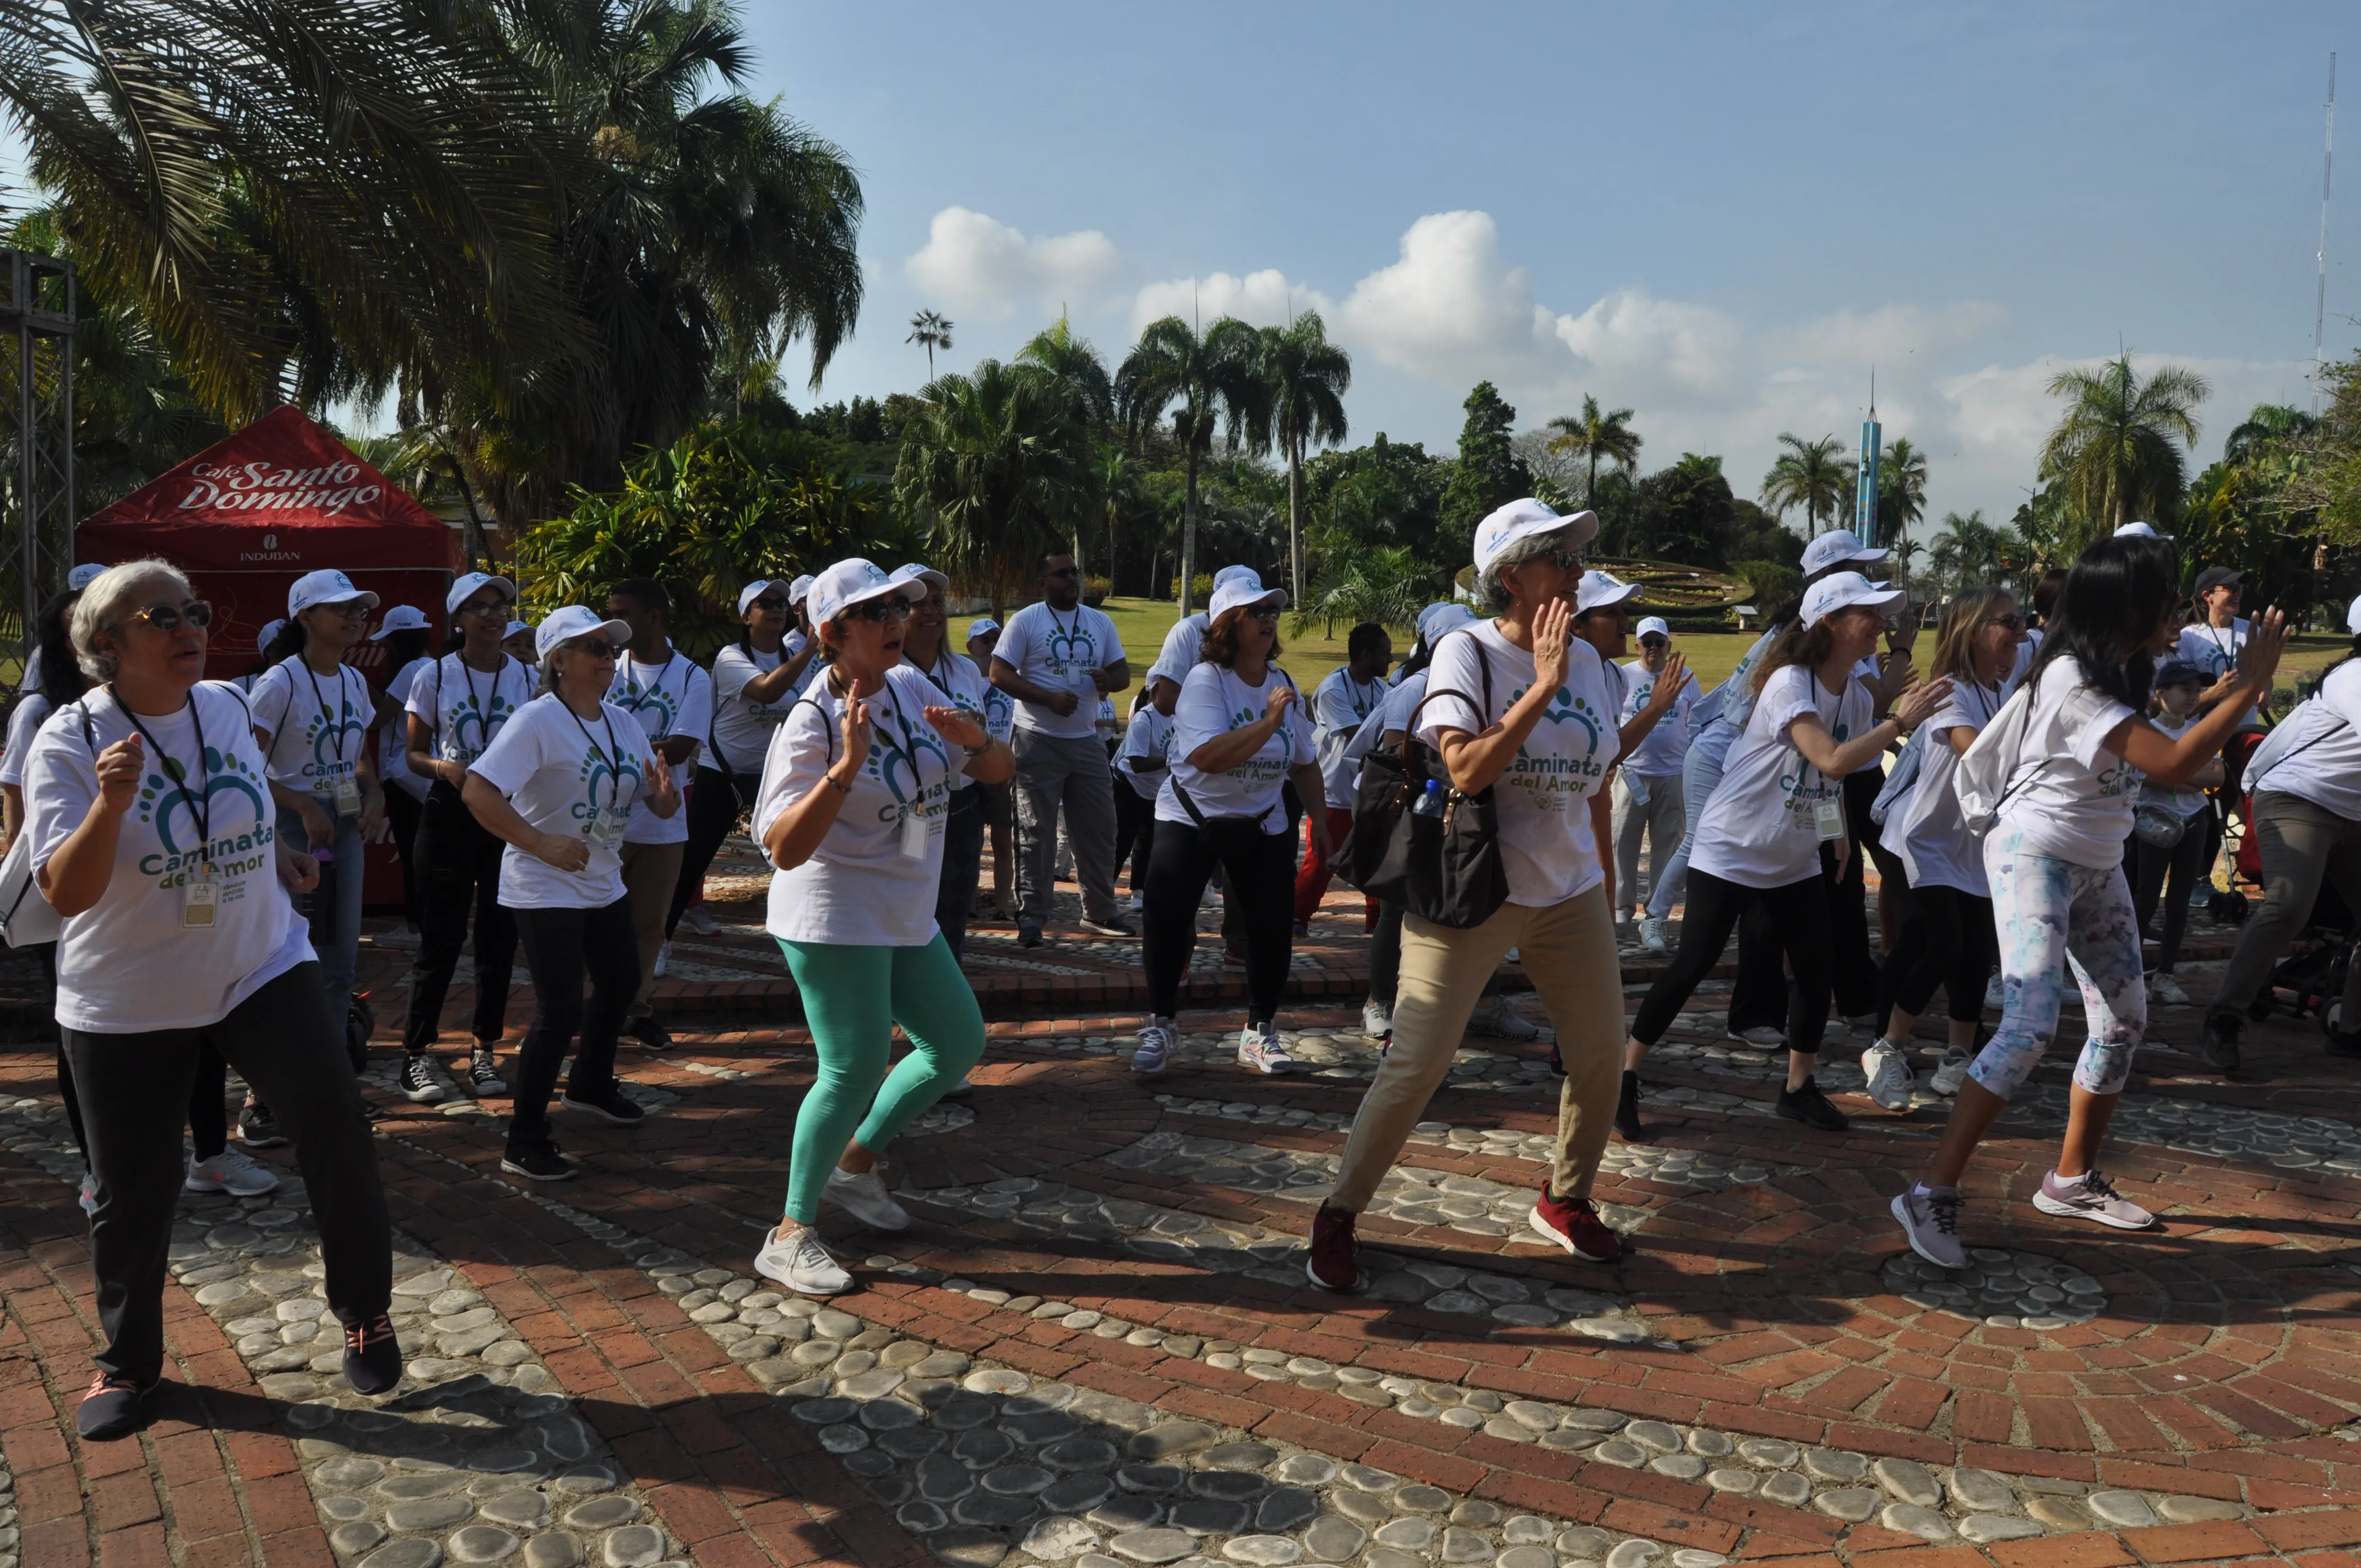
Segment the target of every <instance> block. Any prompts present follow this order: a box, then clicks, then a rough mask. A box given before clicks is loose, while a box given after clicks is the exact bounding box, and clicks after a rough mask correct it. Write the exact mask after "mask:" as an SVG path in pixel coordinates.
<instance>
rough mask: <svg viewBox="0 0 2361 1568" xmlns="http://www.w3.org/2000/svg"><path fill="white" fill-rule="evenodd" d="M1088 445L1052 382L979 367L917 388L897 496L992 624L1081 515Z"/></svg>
mask: <svg viewBox="0 0 2361 1568" xmlns="http://www.w3.org/2000/svg"><path fill="white" fill-rule="evenodd" d="M1087 443H1088V433H1087V432H1085V431H1084V430H1083V428H1082V426H1081V424H1080V423H1078V422H1076V420H1075V418H1074V411H1073V406H1072V404H1071V401H1070V400H1069V399H1068V398H1067V396H1066V392H1065V389H1063V388H1062V387H1060V385H1059V384H1058V381H1057V380H1056V378H1054V377H1052V376H1050V375H1049V373H1048V372H1047V371H1045V370H1042V369H1041V368H1040V367H1038V366H1032V365H1004V364H1002V363H1001V362H1000V361H999V360H997V359H986V360H983V362H982V363H980V364H978V365H977V366H976V367H975V368H974V369H973V370H972V371H971V372H969V373H968V374H967V375H964V376H961V375H957V374H952V375H946V376H942V377H939V378H937V379H935V380H932V381H929V382H928V383H927V385H926V386H924V387H923V388H921V389H919V391H918V411H917V417H916V418H914V419H912V420H910V421H908V422H906V424H905V425H904V427H903V433H902V451H901V456H900V458H899V460H898V461H897V462H896V463H895V468H894V491H895V497H896V498H897V499H899V500H900V501H901V503H902V504H903V505H904V506H905V507H907V508H909V509H910V510H912V511H913V512H917V513H918V514H920V515H923V516H928V517H929V518H931V520H932V536H931V538H930V540H929V543H930V544H931V546H932V547H933V548H934V550H935V551H936V552H937V553H938V558H939V559H940V560H941V561H943V562H944V563H945V564H946V565H949V566H950V567H952V568H953V570H954V571H955V573H956V575H958V576H961V577H963V578H964V579H965V580H967V581H969V582H972V583H983V584H985V585H987V586H988V590H989V592H990V594H991V596H992V613H993V615H994V619H998V618H999V616H1000V614H1001V611H1002V610H1003V609H1005V607H1006V604H1007V598H1008V587H1009V586H1010V585H1011V584H1012V583H1016V582H1018V581H1021V580H1022V579H1023V578H1024V576H1026V572H1027V567H1028V566H1029V565H1030V564H1031V562H1032V560H1033V558H1034V557H1036V556H1037V555H1038V554H1040V552H1041V551H1042V549H1043V548H1045V547H1046V546H1047V545H1048V544H1049V543H1051V542H1052V541H1059V540H1060V532H1062V525H1063V524H1064V523H1065V522H1067V521H1070V520H1071V518H1072V517H1073V516H1074V515H1075V514H1076V512H1077V511H1078V510H1080V506H1081V503H1082V497H1083V495H1084V493H1085V488H1086V486H1087V483H1088V475H1087V471H1086V466H1087V462H1088V459H1087V456H1086V453H1087ZM1060 542H1061V543H1062V541H1060Z"/></svg>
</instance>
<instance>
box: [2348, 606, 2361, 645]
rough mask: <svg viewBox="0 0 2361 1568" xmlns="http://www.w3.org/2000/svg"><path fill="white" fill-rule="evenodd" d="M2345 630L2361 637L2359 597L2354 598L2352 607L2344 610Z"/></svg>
mask: <svg viewBox="0 0 2361 1568" xmlns="http://www.w3.org/2000/svg"><path fill="white" fill-rule="evenodd" d="M2345 630H2347V631H2350V632H2351V633H2353V635H2354V636H2356V637H2361V599H2355V600H2354V601H2353V605H2352V608H2351V609H2347V610H2346V611H2345Z"/></svg>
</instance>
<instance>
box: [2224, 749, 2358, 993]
mask: <svg viewBox="0 0 2361 1568" xmlns="http://www.w3.org/2000/svg"><path fill="white" fill-rule="evenodd" d="M2262 742H2263V737H2262V736H2260V735H2256V734H2245V735H2236V736H2233V737H2232V738H2231V740H2230V744H2229V745H2228V746H2226V747H2224V749H2223V756H2224V760H2225V761H2227V762H2228V763H2229V773H2230V779H2231V781H2232V782H2231V783H2229V784H2224V786H2223V788H2222V789H2221V790H2220V791H2218V792H2216V798H2217V799H2219V800H2220V802H2221V804H2222V806H2223V807H2224V811H2223V816H2224V829H2223V833H2224V838H2225V839H2227V838H2230V837H2231V836H2232V835H2233V834H2234V833H2235V849H2234V850H2233V852H2232V855H2231V872H2230V886H2229V888H2228V889H2227V890H2226V891H2224V892H2220V893H2216V894H2214V895H2213V899H2212V901H2211V902H2210V903H2209V905H2207V912H2208V913H2209V914H2211V915H2212V916H2213V918H2214V919H2216V920H2218V921H2221V922H2222V923H2223V924H2224V925H2231V926H2235V925H2241V924H2243V923H2244V922H2245V921H2246V915H2247V913H2248V909H2249V900H2248V898H2247V895H2246V893H2245V891H2243V889H2242V888H2241V886H2240V884H2241V883H2244V884H2245V886H2246V887H2250V888H2252V889H2254V893H2255V896H2256V897H2257V898H2259V897H2261V896H2262V894H2263V856H2262V849H2261V846H2260V845H2259V844H2257V842H2256V839H2255V832H2254V821H2255V797H2254V796H2253V795H2246V794H2235V795H2234V792H2235V791H2236V790H2238V789H2239V788H2240V787H2241V785H2242V784H2243V783H2244V780H2245V777H2246V763H2247V762H2248V761H2249V760H2250V759H2251V758H2252V757H2253V756H2254V754H2255V751H2257V749H2258V748H2259V747H2260V746H2261V745H2262ZM2356 936H2361V926H2356V923H2355V921H2354V918H2353V912H2352V911H2351V910H2350V909H2348V908H2346V907H2345V900H2344V898H2343V896H2342V895H2341V894H2338V893H2337V891H2336V889H2334V887H2331V886H2328V885H2327V884H2326V883H2323V884H2322V886H2321V889H2320V895H2319V897H2317V898H2315V899H2314V900H2313V901H2312V915H2311V916H2310V918H2308V919H2306V920H2305V922H2304V924H2303V928H2302V929H2301V930H2300V931H2298V932H2297V933H2296V935H2295V939H2294V940H2293V941H2291V942H2290V943H2289V944H2288V950H2287V952H2286V953H2285V954H2283V955H2282V956H2281V957H2280V959H2279V962H2278V963H2276V964H2274V965H2272V966H2271V974H2270V979H2269V981H2268V982H2266V983H2265V985H2264V986H2263V988H2262V990H2261V991H2259V992H2256V994H2255V1000H2254V1001H2253V1002H2252V1003H2249V1004H2248V1005H2247V1008H2246V1016H2247V1017H2248V1018H2250V1019H2253V1020H2254V1021H2255V1022H2256V1023H2258V1024H2259V1023H2261V1022H2262V1021H2263V1020H2264V1019H2266V1018H2268V1017H2269V1016H2271V1014H2274V1013H2276V1012H2278V1011H2279V1008H2280V1007H2281V1006H2284V1007H2286V1009H2287V1011H2288V1013H2289V1014H2290V1016H2291V1017H2296V1018H2301V1017H2302V1016H2303V1015H2304V1014H2307V1013H2312V1014H2317V1015H2318V1017H2319V1019H2320V1025H2321V1027H2322V1028H2323V1029H2329V1028H2337V1027H2341V1026H2342V1024H2341V1021H2340V1020H2339V1019H2338V1018H2337V1016H2336V1014H2337V1012H2338V1007H2337V1000H2338V998H2340V997H2342V996H2343V995H2344V994H2345V966H2346V964H2347V963H2348V962H2349V961H2350V955H2351V953H2352V949H2353V943H2354V939H2355V938H2356Z"/></svg>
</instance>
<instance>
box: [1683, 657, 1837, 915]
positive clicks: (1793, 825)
mask: <svg viewBox="0 0 2361 1568" xmlns="http://www.w3.org/2000/svg"><path fill="white" fill-rule="evenodd" d="M1731 678H1732V679H1736V678H1737V677H1735V676H1732V677H1731ZM1875 706H1876V705H1875V703H1874V702H1873V701H1872V698H1871V696H1870V695H1869V688H1868V687H1866V686H1864V685H1861V681H1860V678H1859V677H1858V675H1857V674H1851V673H1848V674H1847V676H1846V679H1845V684H1844V690H1842V691H1840V692H1832V691H1830V690H1828V687H1827V686H1826V685H1822V684H1821V682H1820V679H1819V677H1818V676H1817V675H1816V674H1813V673H1812V671H1811V670H1810V669H1809V668H1807V667H1806V666H1805V665H1802V664H1790V665H1788V666H1787V667H1786V668H1785V669H1783V670H1780V671H1778V672H1776V673H1775V674H1773V675H1772V677H1771V678H1770V679H1769V680H1767V681H1765V682H1764V683H1763V691H1762V693H1761V695H1760V696H1756V697H1754V698H1753V699H1752V703H1751V711H1750V712H1749V713H1748V715H1747V718H1746V729H1745V732H1744V733H1743V734H1741V735H1740V736H1739V738H1738V743H1737V744H1736V745H1734V746H1732V747H1730V754H1729V756H1728V757H1727V758H1725V759H1724V760H1723V762H1722V768H1721V783H1720V784H1719V786H1718V787H1717V788H1716V789H1715V790H1714V792H1713V798H1712V799H1711V800H1709V801H1708V802H1707V803H1706V806H1705V810H1704V812H1703V814H1702V815H1701V816H1700V817H1698V819H1697V838H1696V840H1695V842H1694V843H1693V844H1692V845H1691V847H1690V850H1689V864H1690V865H1691V866H1693V867H1695V868H1696V869H1697V870H1698V871H1701V872H1706V873H1708V875H1712V876H1718V877H1719V878H1721V879H1722V880H1723V881H1724V882H1734V883H1738V884H1739V885H1740V886H1741V887H1756V888H1771V887H1787V886H1790V885H1792V884H1794V883H1799V882H1802V881H1804V880H1806V878H1809V877H1816V876H1817V875H1819V874H1820V828H1819V806H1820V802H1822V801H1824V800H1830V801H1833V800H1839V799H1840V798H1841V797H1842V795H1843V793H1844V792H1843V787H1842V781H1841V780H1838V779H1831V778H1828V777H1826V776H1825V775H1823V774H1822V773H1821V772H1820V770H1819V769H1817V768H1816V767H1814V766H1812V764H1811V763H1809V762H1806V761H1805V760H1804V754H1803V753H1802V752H1801V751H1797V750H1796V749H1795V743H1794V742H1793V741H1792V740H1789V739H1788V735H1787V731H1788V730H1789V729H1791V728H1792V727H1793V726H1794V724H1795V720H1796V719H1798V718H1802V717H1803V716H1804V715H1805V714H1807V713H1813V714H1817V715H1818V716H1819V719H1820V724H1821V727H1822V728H1824V729H1827V730H1828V739H1830V740H1834V741H1836V742H1837V743H1838V744H1839V745H1842V744H1843V743H1844V742H1845V741H1847V740H1850V739H1852V738H1853V737H1854V736H1856V735H1859V734H1861V732H1862V731H1864V730H1866V729H1869V728H1870V725H1871V722H1872V720H1871V714H1872V711H1873V710H1874V708H1875Z"/></svg>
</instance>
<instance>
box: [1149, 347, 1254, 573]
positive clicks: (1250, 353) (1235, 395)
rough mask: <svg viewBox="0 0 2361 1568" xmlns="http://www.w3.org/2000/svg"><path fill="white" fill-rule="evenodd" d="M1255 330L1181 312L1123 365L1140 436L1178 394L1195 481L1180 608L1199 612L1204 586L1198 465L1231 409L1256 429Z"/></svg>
mask: <svg viewBox="0 0 2361 1568" xmlns="http://www.w3.org/2000/svg"><path fill="white" fill-rule="evenodd" d="M1257 346H1258V345H1257V334H1256V333H1255V329H1254V328H1252V327H1250V326H1248V325H1247V324H1246V323H1244V322H1242V321H1239V320H1237V319H1236V318H1235V317H1234V316H1224V317H1223V318H1222V319H1221V320H1220V321H1217V322H1215V323H1213V326H1212V327H1211V328H1210V329H1209V330H1207V331H1206V332H1205V333H1203V334H1202V335H1201V334H1199V333H1198V332H1197V330H1196V329H1195V328H1194V327H1191V325H1190V324H1189V323H1187V322H1184V321H1182V320H1181V319H1180V317H1179V316H1166V317H1165V318H1164V319H1163V320H1161V321H1154V322H1150V323H1148V327H1147V329H1146V330H1145V331H1143V332H1142V333H1141V334H1139V341H1138V342H1137V344H1135V345H1132V350H1131V352H1130V353H1129V354H1127V355H1126V356H1124V361H1123V364H1122V366H1121V367H1119V368H1118V369H1117V370H1116V371H1115V404H1116V407H1117V408H1119V409H1120V410H1121V411H1123V417H1124V420H1125V422H1126V423H1127V424H1129V425H1130V427H1131V429H1132V432H1133V433H1134V435H1135V436H1137V434H1138V433H1141V432H1142V431H1144V430H1145V429H1146V427H1147V426H1148V425H1150V424H1153V423H1155V422H1157V421H1159V420H1160V419H1162V418H1163V417H1164V411H1165V410H1167V409H1169V408H1170V407H1171V406H1172V404H1173V403H1174V402H1175V401H1178V402H1179V403H1180V409H1179V411H1177V412H1176V413H1175V414H1174V416H1173V422H1172V424H1173V434H1174V435H1175V437H1177V438H1178V439H1179V441H1180V451H1181V455H1182V463H1183V466H1184V467H1185V469H1186V472H1187V481H1188V488H1187V489H1186V490H1185V491H1184V492H1183V499H1182V502H1181V511H1180V613H1181V614H1182V615H1183V616H1186V615H1190V614H1191V613H1193V612H1194V610H1195V608H1196V588H1197V467H1198V464H1199V462H1200V461H1201V460H1202V458H1203V456H1204V455H1205V454H1206V453H1208V452H1210V451H1212V450H1213V426H1214V421H1215V419H1216V418H1217V417H1219V416H1222V415H1226V416H1227V417H1228V419H1229V422H1230V424H1231V426H1232V428H1233V430H1234V431H1240V432H1242V431H1244V430H1247V429H1251V428H1252V427H1253V425H1254V423H1255V421H1254V419H1253V417H1252V415H1253V412H1254V411H1255V408H1256V404H1257V392H1258V388H1257V383H1256V378H1255V376H1254V361H1255V359H1256V357H1257Z"/></svg>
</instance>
